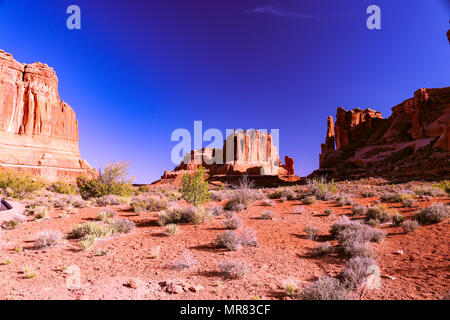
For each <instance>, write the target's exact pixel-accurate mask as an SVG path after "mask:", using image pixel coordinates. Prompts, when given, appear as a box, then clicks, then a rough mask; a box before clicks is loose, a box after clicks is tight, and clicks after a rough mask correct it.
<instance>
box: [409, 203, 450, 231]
mask: <svg viewBox="0 0 450 320" xmlns="http://www.w3.org/2000/svg"><path fill="white" fill-rule="evenodd" d="M449 216H450V208H449V207H448V206H445V205H444V204H443V203H440V202H437V203H433V204H432V205H431V206H429V207H428V208H424V209H422V210H420V211H419V212H417V213H416V215H415V218H416V220H417V221H418V222H419V223H420V224H422V225H427V224H433V223H439V222H442V221H444V220H445V219H447V218H448V217H449Z"/></svg>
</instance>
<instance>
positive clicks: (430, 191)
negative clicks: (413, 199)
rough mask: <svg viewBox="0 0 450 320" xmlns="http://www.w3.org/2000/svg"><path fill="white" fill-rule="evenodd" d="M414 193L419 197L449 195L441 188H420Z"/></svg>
mask: <svg viewBox="0 0 450 320" xmlns="http://www.w3.org/2000/svg"><path fill="white" fill-rule="evenodd" d="M414 192H415V193H416V194H417V195H418V196H422V197H423V196H429V197H445V196H446V195H447V193H446V192H445V191H444V190H442V189H439V188H433V187H419V188H416V189H414Z"/></svg>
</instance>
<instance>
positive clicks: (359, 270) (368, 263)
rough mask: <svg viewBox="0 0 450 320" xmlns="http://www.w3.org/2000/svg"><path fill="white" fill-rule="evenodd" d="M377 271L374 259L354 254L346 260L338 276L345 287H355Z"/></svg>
mask: <svg viewBox="0 0 450 320" xmlns="http://www.w3.org/2000/svg"><path fill="white" fill-rule="evenodd" d="M377 271H378V272H379V269H378V266H377V262H376V261H375V260H374V259H372V258H370V257H361V256H356V257H353V258H350V259H349V260H348V261H347V263H346V264H345V268H344V270H343V271H342V273H341V274H340V275H339V278H340V279H341V281H342V284H343V285H344V286H345V287H347V288H349V289H356V288H358V287H359V286H361V285H362V284H363V283H364V282H365V281H366V280H367V277H368V276H369V275H371V274H372V273H373V272H377Z"/></svg>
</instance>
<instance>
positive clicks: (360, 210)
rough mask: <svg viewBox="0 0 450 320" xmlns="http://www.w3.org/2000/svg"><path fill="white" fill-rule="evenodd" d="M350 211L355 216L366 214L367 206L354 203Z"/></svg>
mask: <svg viewBox="0 0 450 320" xmlns="http://www.w3.org/2000/svg"><path fill="white" fill-rule="evenodd" d="M352 213H353V215H355V216H362V215H365V214H367V207H366V206H363V205H360V204H356V205H354V206H353V208H352Z"/></svg>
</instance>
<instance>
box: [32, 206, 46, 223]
mask: <svg viewBox="0 0 450 320" xmlns="http://www.w3.org/2000/svg"><path fill="white" fill-rule="evenodd" d="M33 212H34V218H35V219H36V220H41V219H45V218H47V217H48V208H47V207H37V208H35V209H34V210H33Z"/></svg>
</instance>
